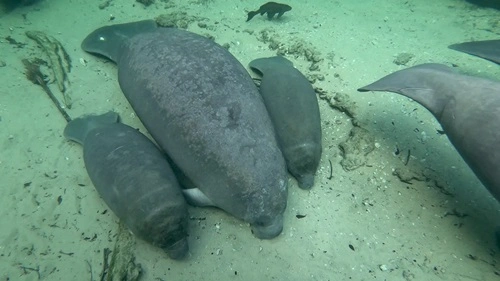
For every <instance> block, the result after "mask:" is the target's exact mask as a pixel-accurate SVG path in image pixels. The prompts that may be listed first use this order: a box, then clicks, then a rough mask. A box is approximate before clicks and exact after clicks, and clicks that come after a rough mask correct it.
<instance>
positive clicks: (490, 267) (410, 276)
mask: <svg viewBox="0 0 500 281" xmlns="http://www.w3.org/2000/svg"><path fill="white" fill-rule="evenodd" d="M104 2H105V1H104V0H102V1H84V0H66V1H54V0H43V1H41V2H39V3H37V4H35V5H33V6H27V7H22V8H18V9H16V10H14V11H12V12H10V13H4V14H2V15H1V17H0V61H3V62H4V63H5V66H3V67H0V81H1V84H0V147H1V148H0V151H1V152H0V175H1V182H0V194H1V196H0V200H1V201H0V281H4V280H101V279H100V275H101V273H102V270H103V263H104V258H103V256H104V252H105V249H106V248H108V249H110V250H112V251H113V250H114V247H115V240H116V239H117V233H118V231H119V224H118V219H117V218H116V217H115V216H114V214H113V213H112V212H111V211H109V210H108V208H107V206H106V205H105V203H104V202H103V201H102V200H101V199H100V197H99V195H98V194H97V192H96V191H95V190H94V187H93V185H92V183H91V181H90V179H89V178H88V176H87V173H86V170H85V167H84V164H83V159H82V149H81V147H80V146H79V145H77V144H75V143H71V142H69V141H67V140H65V139H64V137H63V136H62V132H63V129H64V126H65V125H66V121H65V120H64V119H63V118H62V117H61V115H60V114H59V112H58V111H57V110H56V108H55V107H54V105H53V103H52V102H51V100H50V99H49V98H48V97H47V95H46V94H45V93H44V92H43V90H42V88H41V87H39V86H38V85H34V84H33V83H31V82H30V81H28V80H27V79H26V77H25V76H24V66H23V64H22V62H21V60H22V59H24V58H34V57H42V58H44V54H43V52H42V51H41V50H40V48H38V47H37V45H36V43H35V42H34V41H32V40H30V39H28V38H27V37H26V35H25V32H26V31H30V30H40V31H43V32H45V33H46V34H49V35H51V36H53V37H55V38H57V39H58V40H59V41H60V42H61V44H62V45H63V46H64V47H65V49H66V50H67V52H68V54H69V56H70V57H71V60H72V63H73V68H72V70H71V72H70V73H69V74H68V78H69V81H70V83H71V88H70V93H71V95H72V98H73V106H72V108H71V109H69V110H68V113H69V115H70V116H72V117H78V116H80V115H83V114H89V113H104V112H106V111H109V110H114V111H116V112H118V113H119V114H120V115H121V117H122V119H123V121H124V123H126V124H129V125H131V126H133V127H137V128H140V129H141V131H142V132H145V130H144V127H143V126H142V125H141V124H140V122H139V120H138V118H137V117H136V116H135V114H134V113H133V110H132V109H131V107H130V105H129V104H128V102H127V100H126V99H125V98H124V96H123V94H122V93H121V91H120V88H119V86H118V83H117V79H116V78H117V75H116V71H117V69H116V66H115V65H114V64H113V63H110V62H107V61H106V60H104V59H101V58H97V57H94V56H92V55H89V54H86V53H84V52H83V51H82V50H81V49H80V42H81V41H82V40H83V38H84V37H85V36H86V35H87V34H88V33H90V32H91V31H93V30H94V29H96V28H98V27H100V26H103V25H108V24H113V23H122V22H129V21H136V20H141V19H149V18H154V17H157V16H158V15H160V14H165V13H179V12H186V13H187V16H193V17H198V18H196V19H195V20H194V21H193V22H192V23H190V24H189V27H188V30H190V31H193V32H196V33H200V34H209V35H211V36H213V37H214V38H215V41H216V42H217V43H219V44H221V45H223V44H227V45H228V46H229V51H230V52H231V53H232V54H233V55H234V56H236V57H237V58H238V59H239V60H240V61H241V63H242V64H243V65H245V66H246V65H247V64H248V62H250V61H251V60H252V59H255V58H259V57H267V56H272V55H275V54H276V53H277V51H278V50H280V51H281V52H284V53H285V55H286V56H287V58H289V59H290V60H292V61H293V62H294V64H295V66H296V67H297V68H298V69H299V70H301V71H302V72H303V73H304V74H306V75H307V76H308V77H315V76H316V77H318V75H322V76H323V78H324V79H323V80H322V81H319V80H318V81H316V82H315V83H314V87H315V88H317V89H318V91H320V92H322V94H321V97H322V98H321V99H319V105H320V110H321V117H322V128H323V155H322V160H321V163H320V168H319V170H318V172H317V175H316V184H315V186H314V187H313V189H312V190H310V191H304V190H301V189H299V188H298V187H297V184H296V182H295V181H294V180H293V179H290V183H289V200H288V207H287V210H286V213H285V222H284V229H283V233H282V234H281V235H280V236H279V237H277V238H275V239H272V240H259V239H256V238H255V237H254V236H253V235H252V234H251V232H250V228H249V227H248V225H247V224H245V223H244V222H242V221H240V220H237V219H235V218H233V217H231V216H229V215H226V214H225V213H223V212H222V211H219V210H217V209H211V208H194V207H193V208H190V209H189V212H190V215H191V217H192V219H191V220H190V226H189V227H190V228H189V232H190V236H189V244H190V254H189V257H188V258H187V259H186V260H184V261H174V260H170V259H169V258H168V257H167V256H166V254H165V253H163V252H162V251H161V250H160V249H158V248H155V247H153V246H150V245H149V244H147V243H146V242H144V241H141V240H137V241H136V243H135V244H133V243H132V248H131V249H132V252H133V254H134V255H135V262H136V263H140V264H141V266H142V269H143V271H144V273H143V276H142V279H141V280H218V281H223V280H500V264H499V262H500V261H499V260H500V253H499V249H498V248H497V245H496V243H495V239H494V230H495V228H496V227H497V226H498V224H499V220H498V218H499V217H500V216H499V215H500V205H499V204H498V202H497V201H495V200H494V199H493V198H492V197H491V196H490V195H489V193H488V192H487V191H486V189H485V188H484V187H483V186H482V185H481V183H480V182H479V181H478V180H477V179H476V177H475V176H474V174H473V173H472V172H471V170H470V169H469V168H468V167H467V165H466V164H465V163H464V162H463V161H462V159H461V158H460V156H459V155H458V153H457V152H456V151H455V149H454V148H453V147H452V145H451V144H450V143H449V141H448V140H447V138H446V136H444V135H440V134H438V132H437V130H440V129H441V128H440V126H439V124H438V123H437V122H436V120H435V119H434V117H433V116H432V115H431V114H430V113H429V112H428V111H427V110H426V109H425V108H423V107H422V106H420V105H419V104H417V103H416V102H413V101H411V100H409V99H407V98H405V97H402V96H399V95H397V94H393V93H371V92H368V93H358V92H357V91H356V89H357V88H359V87H361V86H365V85H367V84H369V83H371V82H373V81H375V80H377V79H379V78H381V77H382V76H385V75H387V74H389V73H391V72H394V71H396V70H399V69H403V68H406V67H409V66H412V65H416V64H420V63H427V62H436V63H443V64H446V65H449V66H451V65H453V64H455V65H456V66H458V67H457V68H456V69H457V71H461V72H465V73H468V74H471V75H478V76H483V77H487V78H491V79H495V78H499V77H500V67H499V66H498V65H496V64H493V63H491V62H488V61H486V60H482V59H479V58H475V57H472V56H469V55H466V54H462V53H459V52H456V51H453V50H449V49H448V48H447V46H448V45H449V44H452V43H457V42H463V41H470V40H486V39H498V37H499V35H500V22H499V12H498V10H493V9H485V8H478V7H476V6H474V5H472V4H469V3H467V2H465V1H460V0H441V1H430V0H426V1H424V0H421V1H400V0H387V1H368V0H357V1H330V0H329V1H327V0H325V1H305V0H302V1H299V0H289V1H286V2H285V3H287V4H289V5H291V6H292V7H293V10H292V11H290V12H287V13H286V14H285V15H284V16H283V17H282V18H281V19H280V20H273V21H268V20H267V18H266V17H265V16H260V15H257V16H256V17H255V18H253V19H252V20H251V21H249V22H245V20H246V13H247V12H248V11H250V10H255V9H257V8H258V7H259V6H260V5H262V4H264V2H263V1H236V0H235V1H222V0H206V1H202V0H198V1H195V0H193V1H189V0H188V1H180V0H176V1H159V0H156V3H155V4H153V5H151V6H148V7H145V6H144V5H142V4H140V3H137V2H135V1H134V0H111V1H110V2H109V5H108V6H107V7H104V8H103V9H100V8H99V5H100V4H102V3H104ZM351 2H352V3H351ZM111 15H112V16H113V17H114V20H112V21H111V20H110V17H111ZM199 23H203V24H201V27H200V24H199ZM263 32H264V33H263ZM264 35H266V36H264ZM7 36H11V38H13V39H15V40H16V41H17V42H19V43H22V44H26V45H22V44H21V45H13V44H9V42H8V40H7V39H6V37H7ZM259 39H260V40H259ZM264 39H265V40H264ZM270 46H271V47H273V48H275V49H274V50H272V49H270ZM276 48H278V49H276ZM402 53H408V54H412V55H413V56H406V58H409V57H411V59H410V60H409V61H407V59H405V55H401V54H402ZM400 55H401V56H400ZM398 56H399V57H398ZM315 58H316V59H318V58H319V59H321V60H320V61H319V62H317V63H312V62H311V61H310V60H311V59H313V60H314V59H315ZM396 59H398V60H397V62H398V63H400V64H401V63H403V64H401V65H398V64H396V63H395V60H396ZM311 66H312V67H311ZM310 68H313V69H314V68H317V69H316V70H310ZM43 70H44V73H46V74H50V72H48V71H47V69H43ZM320 78H321V77H320ZM49 86H50V88H51V89H52V91H53V92H54V93H55V95H56V97H58V98H59V100H62V97H61V93H60V91H59V90H58V88H57V86H56V85H55V84H54V83H52V84H50V85H49ZM320 89H321V90H320ZM473 94H474V93H471V95H473ZM335 96H337V100H338V101H336V100H335V99H334V97H335ZM339 108H346V109H342V110H339ZM346 110H347V111H346ZM346 112H349V113H350V114H354V117H350V116H348V115H347V114H346ZM353 121H354V122H356V123H357V124H359V125H360V126H361V127H362V128H364V129H366V130H367V131H365V133H366V134H364V135H361V136H362V137H363V138H362V140H364V141H365V142H364V146H361V147H360V146H357V147H356V146H355V148H358V149H365V148H366V149H369V148H370V147H371V148H374V149H373V151H371V152H370V153H368V154H367V155H366V156H364V155H363V153H362V151H361V152H360V151H357V152H356V151H354V152H355V153H354V154H353V155H351V156H353V157H354V160H355V161H357V162H356V163H357V164H359V165H361V166H360V167H358V168H355V169H353V170H350V171H346V170H345V169H344V167H348V166H347V165H345V163H346V162H342V163H344V166H342V165H341V161H342V160H343V156H342V155H343V154H342V153H341V150H340V148H339V144H340V143H345V142H346V141H347V143H350V144H353V142H352V141H348V138H349V132H350V131H351V129H352V128H353V125H352V124H353ZM361 145H363V142H361ZM397 151H399V153H396V152H397ZM408 151H410V157H409V158H408ZM360 153H361V154H360ZM407 159H408V160H407ZM330 162H331V167H330ZM396 170H397V171H400V173H399V174H400V177H397V176H395V175H394V171H396ZM106 252H107V250H106Z"/></svg>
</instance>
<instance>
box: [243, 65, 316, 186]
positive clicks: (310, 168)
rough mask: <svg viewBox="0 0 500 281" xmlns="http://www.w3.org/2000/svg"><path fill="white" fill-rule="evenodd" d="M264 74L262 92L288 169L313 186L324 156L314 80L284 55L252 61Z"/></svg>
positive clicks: (256, 70)
mask: <svg viewBox="0 0 500 281" xmlns="http://www.w3.org/2000/svg"><path fill="white" fill-rule="evenodd" d="M249 66H250V69H252V70H253V71H254V72H256V73H258V74H259V75H261V76H262V81H261V84H260V94H261V95H262V98H263V99H264V103H265V105H266V108H267V111H268V112H269V115H270V116H271V121H272V122H273V124H274V128H275V130H276V134H277V138H278V143H279V145H280V147H281V150H282V152H283V156H284V157H285V160H286V164H287V167H288V171H289V172H290V173H291V174H292V175H293V176H294V177H295V178H296V179H297V181H298V183H299V187H300V188H303V189H309V188H311V187H312V186H313V184H314V174H315V173H316V170H317V169H318V165H319V160H320V158H321V120H320V115H319V107H318V100H317V99H316V93H315V92H314V89H313V87H312V86H311V83H309V81H308V80H307V78H306V77H304V75H303V74H302V73H300V71H298V70H297V69H295V67H293V63H292V62H291V61H289V60H287V59H286V58H284V57H282V56H276V57H270V58H261V59H256V60H253V61H251V62H250V65H249Z"/></svg>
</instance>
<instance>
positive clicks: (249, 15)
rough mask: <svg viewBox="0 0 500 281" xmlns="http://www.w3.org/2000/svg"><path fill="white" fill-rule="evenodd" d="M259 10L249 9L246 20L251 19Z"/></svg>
mask: <svg viewBox="0 0 500 281" xmlns="http://www.w3.org/2000/svg"><path fill="white" fill-rule="evenodd" d="M258 13H259V12H257V11H251V12H249V13H248V18H247V21H249V20H251V19H252V18H253V17H255V15H257V14H258Z"/></svg>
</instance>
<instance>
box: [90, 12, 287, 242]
mask: <svg viewBox="0 0 500 281" xmlns="http://www.w3.org/2000/svg"><path fill="white" fill-rule="evenodd" d="M82 48H83V49H84V50H85V51H88V52H91V53H96V54H101V55H104V56H106V57H108V58H110V59H111V60H113V61H114V62H116V63H117V65H118V81H119V83H120V87H121V89H122V91H123V93H124V94H125V96H126V97H127V99H128V101H129V102H130V104H131V105H132V107H133V108H134V110H135V112H136V113H137V116H138V117H139V118H140V119H141V121H142V122H143V124H144V125H145V126H146V128H147V129H148V131H149V132H150V133H151V135H152V136H153V138H154V139H155V140H156V142H157V143H158V144H159V145H160V147H161V148H163V150H165V151H166V152H167V154H168V155H169V156H170V157H171V158H172V160H173V162H174V163H175V164H176V165H177V166H178V167H179V169H180V170H181V171H182V172H183V174H185V175H186V176H187V177H188V178H189V180H190V181H191V182H192V183H193V184H194V185H195V186H197V187H198V190H196V189H194V190H188V191H186V196H188V198H189V200H190V202H195V203H196V204H198V205H207V204H208V205H213V206H216V207H219V208H221V209H223V210H225V211H226V212H228V213H230V214H232V215H233V216H235V217H237V218H240V219H243V220H244V221H246V222H248V223H250V224H251V227H252V230H253V232H254V234H255V236H257V237H259V238H272V237H275V236H277V235H278V234H279V233H280V232H281V230H282V228H283V212H284V211H285V207H286V200H287V174H286V167H285V161H284V159H283V156H282V154H281V151H280V150H279V147H278V144H277V141H276V136H275V133H274V129H273V126H272V123H271V120H270V118H269V115H268V113H267V111H266V108H265V106H264V103H263V102H262V99H261V97H260V96H259V92H258V90H257V87H256V86H255V85H254V83H253V80H252V78H251V77H250V75H249V74H248V72H247V71H246V69H245V68H244V67H243V66H242V65H241V63H239V62H238V60H236V58H234V57H233V56H232V55H231V54H230V53H229V52H228V51H227V50H226V49H224V48H222V47H221V46H219V45H218V44H216V43H215V42H214V41H212V40H210V39H208V38H205V37H203V36H200V35H197V34H194V33H191V32H188V31H185V30H181V29H176V28H161V27H157V26H156V23H155V22H154V21H140V22H133V23H127V24H119V25H112V26H106V27H102V28H99V29H97V30H95V31H94V32H92V33H91V34H90V35H88V36H87V38H85V40H84V41H83V43H82Z"/></svg>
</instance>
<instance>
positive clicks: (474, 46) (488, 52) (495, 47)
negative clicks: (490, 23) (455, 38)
mask: <svg viewBox="0 0 500 281" xmlns="http://www.w3.org/2000/svg"><path fill="white" fill-rule="evenodd" d="M448 48H450V49H453V50H457V51H460V52H464V53H467V54H470V55H474V56H477V57H480V58H483V59H487V60H489V61H492V62H495V63H498V64H500V40H485V41H473V42H465V43H458V44H453V45H450V46H448Z"/></svg>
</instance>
